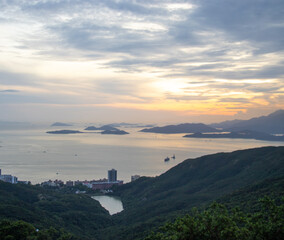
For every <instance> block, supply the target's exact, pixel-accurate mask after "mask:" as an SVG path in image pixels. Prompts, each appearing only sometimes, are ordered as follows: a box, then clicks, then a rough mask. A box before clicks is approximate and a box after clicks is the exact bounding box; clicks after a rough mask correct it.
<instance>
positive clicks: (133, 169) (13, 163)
mask: <svg viewBox="0 0 284 240" xmlns="http://www.w3.org/2000/svg"><path fill="white" fill-rule="evenodd" d="M59 129H70V127H68V128H66V127H65V128H59ZM76 129H78V130H82V129H83V128H78V127H77V128H76ZM48 130H51V129H50V128H49V129H48V128H45V129H32V130H17V131H16V130H13V131H12V130H11V131H4V130H1V131H0V146H1V147H0V168H1V169H2V174H12V175H15V176H17V177H18V178H19V180H29V181H31V182H32V183H40V182H42V181H46V180H49V179H52V180H55V179H61V180H64V181H66V180H93V179H100V178H105V177H107V170H109V169H112V168H115V169H116V170H117V171H118V179H120V180H124V181H125V182H129V181H130V177H131V175H135V174H138V175H142V176H157V175H160V174H161V173H163V172H165V171H167V170H168V169H170V168H171V167H173V166H175V165H176V164H178V163H180V162H182V161H183V160H185V159H187V158H195V157H199V156H202V155H206V154H211V153H216V152H230V151H233V150H238V149H246V148H254V147H261V146H284V143H283V142H266V141H257V140H240V139H214V140H213V139H212V140H210V139H190V138H183V137H182V136H183V135H184V134H171V135H169V134H154V133H142V132H138V130H139V129H134V128H126V129H124V130H126V131H127V132H130V134H128V135H122V136H120V135H101V134H98V133H83V134H70V135H53V134H47V133H45V132H46V131H48ZM53 130H54V129H53ZM173 154H175V156H176V159H175V160H173V159H171V160H170V161H169V162H166V163H165V162H164V159H165V158H166V157H167V156H169V157H171V156H172V155H173Z"/></svg>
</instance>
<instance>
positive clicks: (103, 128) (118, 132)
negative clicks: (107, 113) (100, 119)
mask: <svg viewBox="0 0 284 240" xmlns="http://www.w3.org/2000/svg"><path fill="white" fill-rule="evenodd" d="M85 130H88V131H102V132H101V134H114V135H125V134H129V133H128V132H125V131H123V130H120V129H118V128H115V127H113V126H111V125H104V126H101V127H99V128H97V127H95V126H89V127H87V128H85Z"/></svg>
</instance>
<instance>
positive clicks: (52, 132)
mask: <svg viewBox="0 0 284 240" xmlns="http://www.w3.org/2000/svg"><path fill="white" fill-rule="evenodd" d="M46 133H49V134H75V133H83V132H81V131H77V130H57V131H48V132H46Z"/></svg>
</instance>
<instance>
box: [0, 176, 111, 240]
mask: <svg viewBox="0 0 284 240" xmlns="http://www.w3.org/2000/svg"><path fill="white" fill-rule="evenodd" d="M1 219H9V220H13V221H16V220H22V221H25V222H28V223H30V224H32V225H34V226H35V227H36V228H38V229H46V228H49V227H51V230H50V233H46V232H45V231H42V230H41V231H40V234H42V235H43V237H44V234H48V236H51V235H52V234H51V233H52V229H61V228H64V229H65V230H66V231H68V232H71V233H73V234H75V235H77V236H81V237H87V238H88V237H91V236H93V235H94V234H95V233H96V231H97V229H100V228H104V227H106V226H110V225H112V220H111V218H110V216H109V214H108V212H107V211H106V210H105V209H104V208H102V207H101V206H100V204H99V203H98V202H97V201H94V200H93V199H92V198H91V197H89V196H87V195H76V194H65V193H61V192H59V191H57V190H56V189H45V188H42V187H39V186H28V185H23V184H9V183H5V182H2V181H0V220H1ZM46 231H47V230H46ZM0 239H1V240H2V238H0ZM42 239H49V238H42ZM52 239H57V238H55V237H54V238H52Z"/></svg>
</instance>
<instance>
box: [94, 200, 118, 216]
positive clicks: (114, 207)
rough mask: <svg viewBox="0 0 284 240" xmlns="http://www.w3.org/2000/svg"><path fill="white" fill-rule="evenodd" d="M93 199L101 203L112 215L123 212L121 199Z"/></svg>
mask: <svg viewBox="0 0 284 240" xmlns="http://www.w3.org/2000/svg"><path fill="white" fill-rule="evenodd" d="M92 198H93V199H95V200H97V201H99V202H100V204H101V206H102V207H103V208H105V209H106V210H108V212H109V214H110V215H113V214H116V213H119V212H121V211H123V205H122V202H121V200H120V199H119V198H117V197H111V196H93V197H92Z"/></svg>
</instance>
